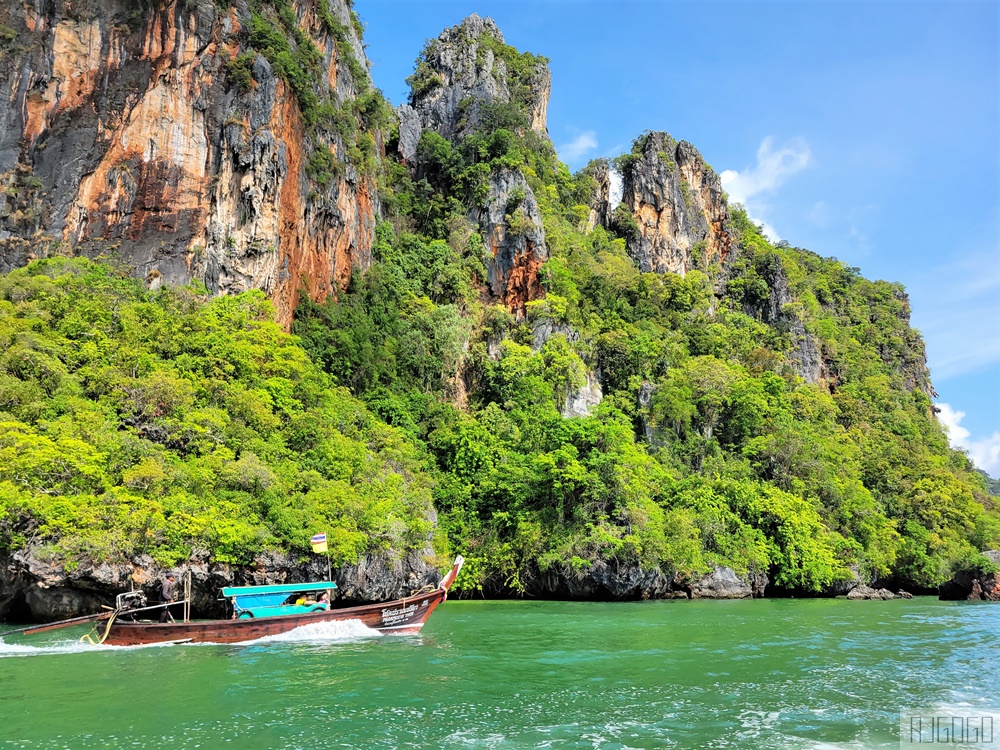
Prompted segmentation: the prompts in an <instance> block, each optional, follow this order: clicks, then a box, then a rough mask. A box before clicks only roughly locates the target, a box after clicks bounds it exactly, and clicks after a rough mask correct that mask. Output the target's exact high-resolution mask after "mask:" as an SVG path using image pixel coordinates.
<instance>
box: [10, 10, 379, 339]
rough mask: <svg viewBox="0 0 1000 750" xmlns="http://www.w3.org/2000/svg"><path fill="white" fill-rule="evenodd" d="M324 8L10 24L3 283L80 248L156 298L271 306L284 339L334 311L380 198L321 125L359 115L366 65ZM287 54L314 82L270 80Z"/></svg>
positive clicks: (339, 19)
mask: <svg viewBox="0 0 1000 750" xmlns="http://www.w3.org/2000/svg"><path fill="white" fill-rule="evenodd" d="M324 5H325V3H324ZM318 7H319V6H318V5H316V4H313V3H309V2H305V1H304V0H295V2H294V3H293V2H289V0H285V1H284V2H274V3H270V4H269V3H265V4H263V5H262V6H261V9H260V11H251V10H250V8H249V7H248V6H247V5H246V4H244V3H243V2H238V3H237V4H236V5H235V6H234V7H231V8H227V9H226V10H220V9H219V8H218V6H217V5H216V4H214V3H213V2H211V0H195V1H194V2H190V1H189V2H180V1H175V2H170V3H165V4H160V5H157V4H151V5H149V6H144V5H137V4H135V3H131V2H126V0H98V1H97V2H95V3H90V4H83V5H79V4H76V3H70V2H66V1H64V0H57V1H56V2H53V3H42V2H40V1H39V0H32V1H31V2H26V3H23V4H7V5H6V6H4V10H2V11H0V24H3V25H4V26H6V27H8V28H9V29H11V30H12V31H13V32H14V33H15V34H16V36H15V38H14V39H13V40H11V41H7V42H4V46H3V48H2V50H0V173H3V176H2V177H0V184H3V185H4V191H3V192H4V193H5V196H4V197H5V200H3V201H0V270H8V269H10V268H11V267H14V266H17V265H20V264H22V263H24V262H26V261H27V260H30V258H31V257H32V256H33V255H36V254H44V253H50V252H59V251H60V250H61V247H70V246H72V247H74V248H78V251H80V252H85V253H87V254H89V255H93V256H97V255H110V256H113V257H117V258H120V259H121V260H122V262H123V263H124V264H126V265H127V266H128V267H130V268H131V269H133V270H134V272H135V273H136V274H138V275H140V276H142V277H144V278H146V279H147V281H148V282H149V283H150V284H151V285H153V286H156V285H158V284H160V283H163V282H170V283H187V282H190V281H192V280H199V281H202V282H204V283H205V285H206V286H207V287H208V288H209V289H210V290H211V291H213V292H215V293H227V292H238V291H243V290H245V289H248V288H259V289H263V290H265V291H266V292H267V293H268V294H269V295H270V296H271V297H272V298H273V299H274V301H275V305H276V307H277V310H278V314H279V317H280V319H281V321H282V322H283V323H285V324H288V323H289V322H290V320H291V315H292V312H293V310H294V307H295V305H296V303H297V300H298V294H299V290H300V289H302V288H304V289H306V290H307V292H308V293H309V294H310V296H312V297H314V298H316V299H319V298H323V297H325V296H326V295H327V294H328V293H330V292H331V291H334V290H335V288H336V287H337V285H338V284H340V283H342V282H344V281H345V280H346V279H347V277H348V276H349V274H350V271H351V268H352V267H353V266H358V265H360V266H363V265H365V264H367V263H368V262H369V252H370V246H371V237H372V233H373V229H374V222H375V216H376V214H377V211H378V201H377V197H376V195H375V193H374V189H373V181H372V180H371V178H369V177H367V176H366V175H365V174H364V173H363V171H361V170H360V169H359V168H358V167H359V165H357V164H352V163H351V161H350V159H349V158H348V156H347V154H348V151H349V150H350V146H351V145H353V144H351V143H348V142H345V139H344V138H343V137H341V136H340V135H338V134H337V133H335V132H332V131H325V130H323V129H322V128H317V127H314V126H311V125H310V122H309V120H310V119H311V118H310V114H311V112H310V111H309V108H310V106H317V107H318V106H326V107H327V108H329V109H331V110H344V109H347V108H349V107H350V105H351V102H352V101H353V100H354V98H355V97H356V95H357V93H358V91H359V89H360V88H361V87H362V86H364V85H367V80H366V73H365V70H366V69H365V66H366V60H365V58H364V53H363V50H362V47H361V45H360V40H359V39H358V37H357V34H356V33H355V31H354V29H353V28H352V24H351V20H352V19H351V15H350V11H349V9H348V7H347V6H346V4H345V3H344V2H343V0H332V2H331V4H330V7H329V8H327V11H328V12H327V13H325V14H324V13H321V12H319V11H318V10H317V8H318ZM281 47H284V48H285V51H286V53H287V55H288V56H289V57H290V58H291V59H293V60H294V61H296V62H295V64H296V65H299V70H303V66H305V67H307V68H308V69H309V71H310V72H309V75H312V76H314V77H315V78H314V81H313V82H311V83H310V84H309V85H305V84H303V83H302V81H301V80H296V79H295V75H296V71H295V70H294V68H293V67H292V66H290V65H289V64H288V63H287V59H288V58H282V60H283V62H282V63H281V64H282V65H283V68H282V69H281V70H276V69H275V67H274V66H273V65H272V64H271V63H269V62H268V58H269V57H271V58H272V59H278V58H277V57H276V55H275V50H278V49H279V48H281ZM265 52H266V53H267V54H265ZM350 58H353V60H352V59H350ZM352 69H353V71H354V73H355V74H357V73H358V72H359V71H360V72H361V73H362V75H353V76H352V73H351V70H352ZM355 78H359V79H364V80H355ZM310 80H313V79H310ZM293 83H294V85H293ZM317 155H318V157H317ZM317 158H319V161H317ZM317 165H323V166H324V168H325V171H323V172H320V171H319V170H318V169H317V168H316V166H317Z"/></svg>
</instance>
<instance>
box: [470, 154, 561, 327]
mask: <svg viewBox="0 0 1000 750" xmlns="http://www.w3.org/2000/svg"><path fill="white" fill-rule="evenodd" d="M469 219H470V221H472V222H473V223H474V224H478V225H479V227H480V230H481V231H482V233H483V237H484V238H485V240H486V245H487V248H488V250H489V254H490V258H489V260H488V262H487V272H488V274H489V279H488V283H489V290H490V293H491V295H492V296H493V298H494V299H496V300H498V301H500V302H501V303H502V304H503V305H505V306H506V307H507V309H508V310H510V311H511V312H513V313H515V314H517V315H518V316H519V317H520V316H523V315H524V312H525V305H526V304H527V303H528V302H529V301H531V300H533V299H538V298H539V297H541V296H542V294H543V291H542V285H541V280H540V279H539V277H538V268H539V266H541V265H542V263H544V262H545V261H546V260H547V259H548V257H549V254H548V250H547V248H546V246H545V230H544V229H543V228H542V215H541V211H540V210H539V208H538V201H537V200H536V199H535V194H534V192H532V190H531V187H530V186H529V185H528V182H527V180H525V179H524V175H522V174H521V173H520V172H518V171H516V170H509V169H508V170H500V171H498V172H495V173H494V174H493V175H492V176H491V177H490V180H489V185H488V188H487V197H486V201H485V203H484V204H483V205H482V206H481V207H479V208H475V209H473V210H472V211H471V212H470V214H469Z"/></svg>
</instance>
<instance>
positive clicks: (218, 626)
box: [104, 581, 451, 646]
mask: <svg viewBox="0 0 1000 750" xmlns="http://www.w3.org/2000/svg"><path fill="white" fill-rule="evenodd" d="M450 583H451V582H450V581H449V584H450ZM447 595H448V591H447V589H446V588H439V589H436V590H434V591H431V592H430V593H426V594H417V595H416V596H411V597H407V598H406V599H397V600H395V601H391V602H382V603H381V604H366V605H364V606H361V607H349V608H345V609H331V610H328V611H326V612H309V613H306V614H301V615H286V616H284V617H267V618H261V619H242V620H198V621H193V622H170V623H158V622H128V621H127V620H117V619H116V620H115V621H114V622H113V623H112V624H111V628H110V630H109V631H108V637H107V639H106V640H105V641H104V642H105V643H107V644H109V645H112V646H141V645H145V644H150V643H170V642H177V641H182V642H188V643H239V642H241V641H253V640H256V639H258V638H264V637H266V636H269V635H279V634H281V633H287V632H289V631H291V630H294V629H295V628H299V627H302V626H303V625H312V624H315V623H320V622H341V621H347V620H357V621H359V622H361V623H363V624H364V625H365V626H367V627H369V628H372V629H373V630H377V631H379V632H381V633H385V634H387V635H390V634H391V635H409V634H413V633H417V632H419V631H420V628H421V627H423V625H424V623H425V622H427V618H428V617H430V616H431V612H433V611H434V609H435V608H436V607H437V606H438V605H439V604H440V603H441V602H443V601H444V600H445V599H446V598H447Z"/></svg>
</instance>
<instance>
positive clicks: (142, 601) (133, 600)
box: [115, 591, 146, 612]
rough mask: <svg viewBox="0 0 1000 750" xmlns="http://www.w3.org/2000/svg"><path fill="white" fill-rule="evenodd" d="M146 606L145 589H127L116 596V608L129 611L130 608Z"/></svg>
mask: <svg viewBox="0 0 1000 750" xmlns="http://www.w3.org/2000/svg"><path fill="white" fill-rule="evenodd" d="M145 606H146V594H145V592H143V591H126V592H125V593H124V594H119V595H118V596H117V597H115V609H117V610H118V611H119V612H127V611H128V610H130V609H142V608H143V607H145Z"/></svg>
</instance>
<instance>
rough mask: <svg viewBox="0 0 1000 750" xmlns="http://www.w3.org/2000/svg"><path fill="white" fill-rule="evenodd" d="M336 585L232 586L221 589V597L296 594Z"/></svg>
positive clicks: (326, 582)
mask: <svg viewBox="0 0 1000 750" xmlns="http://www.w3.org/2000/svg"><path fill="white" fill-rule="evenodd" d="M335 588H337V584H335V583H334V582H333V581H318V582H314V583H286V584H281V585H276V586H233V587H231V588H228V589H222V595H223V596H225V597H230V596H253V595H256V594H297V593H298V592H300V591H322V590H323V589H335Z"/></svg>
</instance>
